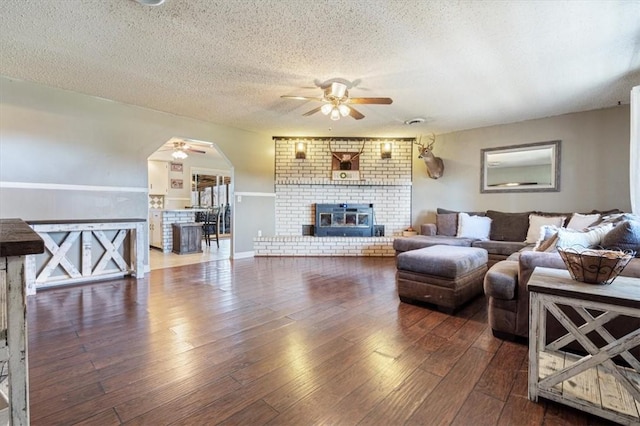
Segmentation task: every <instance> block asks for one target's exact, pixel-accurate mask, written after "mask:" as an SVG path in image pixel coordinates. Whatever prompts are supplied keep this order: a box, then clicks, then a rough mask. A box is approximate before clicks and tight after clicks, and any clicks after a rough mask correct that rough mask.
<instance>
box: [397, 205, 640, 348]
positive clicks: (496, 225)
mask: <svg viewBox="0 0 640 426" xmlns="http://www.w3.org/2000/svg"><path fill="white" fill-rule="evenodd" d="M478 213H479V214H481V213H483V212H478ZM599 213H601V216H602V217H604V218H606V217H608V218H612V217H617V219H615V220H613V221H612V226H614V227H613V229H612V231H610V232H609V233H608V234H607V237H605V239H606V241H605V240H603V243H604V244H603V245H604V246H606V247H609V248H614V247H615V248H620V249H627V250H633V251H635V252H636V258H635V259H632V260H631V262H630V263H629V264H628V265H627V267H626V268H625V269H624V271H623V272H622V274H621V275H623V276H629V277H636V278H640V217H639V216H634V215H628V214H624V215H620V214H619V212H618V211H615V210H614V211H607V212H599ZM447 214H451V213H449V211H446V210H443V209H438V215H447ZM485 214H486V215H487V216H489V217H491V218H492V223H491V234H490V235H491V238H490V239H489V240H485V241H482V240H477V239H473V238H460V237H455V236H451V235H444V233H445V232H442V231H441V230H440V229H439V226H438V225H439V224H426V225H424V226H422V229H421V233H422V234H426V235H418V236H414V237H406V238H399V239H396V240H395V241H394V248H395V250H396V252H398V253H400V252H404V251H406V250H415V249H418V248H421V247H429V246H432V245H437V244H444V245H447V244H449V245H461V246H471V247H481V248H485V249H486V250H487V252H488V254H489V269H488V271H487V273H486V275H485V277H484V283H483V287H484V293H485V296H486V297H487V299H488V303H489V305H488V317H489V325H490V326H491V329H492V331H493V334H494V335H495V336H497V337H501V338H510V339H518V338H524V339H526V338H527V336H528V332H529V293H528V291H527V283H528V281H529V278H530V277H531V274H532V273H533V270H534V269H535V268H536V267H538V266H540V267H547V268H556V269H566V266H565V263H564V261H563V260H562V258H561V257H560V255H559V254H558V252H557V251H555V250H549V251H535V250H534V244H527V243H524V242H523V240H524V239H525V238H523V237H522V235H524V234H525V233H526V231H525V230H524V229H525V228H524V217H525V216H526V217H527V219H528V217H529V212H526V213H502V212H492V211H487V212H486V213H485ZM539 214H540V213H539ZM544 214H546V215H554V214H553V213H543V215H544ZM556 215H565V216H567V219H569V217H570V216H571V214H566V213H564V214H562V213H559V214H558V213H556ZM437 218H438V219H440V220H438V221H439V222H441V223H443V220H444V218H443V217H438V216H437ZM527 222H528V221H527ZM527 226H528V224H527ZM448 232H449V233H450V232H451V229H450V230H449V231H448ZM494 238H496V239H494ZM516 238H517V240H515V239H516ZM639 291H640V289H639ZM612 324H614V326H615V327H620V329H622V330H626V329H628V328H629V327H638V326H639V324H630V323H627V324H616V322H615V321H614V322H612ZM550 326H551V327H553V322H551V324H550ZM551 335H553V332H551ZM637 351H638V352H640V348H637Z"/></svg>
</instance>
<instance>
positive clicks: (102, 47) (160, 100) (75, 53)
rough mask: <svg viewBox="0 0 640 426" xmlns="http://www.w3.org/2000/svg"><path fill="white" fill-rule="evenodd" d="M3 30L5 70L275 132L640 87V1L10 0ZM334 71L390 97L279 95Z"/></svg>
mask: <svg viewBox="0 0 640 426" xmlns="http://www.w3.org/2000/svg"><path fill="white" fill-rule="evenodd" d="M0 28H1V30H0V55H1V56H0V74H3V75H6V76H9V77H14V78H19V79H24V80H29V81H34V82H38V83H42V84H45V85H48V86H54V87H60V88H64V89H68V90H73V91H76V92H81V93H86V94H90V95H95V96H99V97H103V98H108V99H112V100H116V101H120V102H124V103H128V104H133V105H139V106H142V107H146V108H151V109H155V110H159V111H166V112H169V113H173V114H177V115H182V116H188V117H193V118H197V119H201V120H205V121H210V122H214V123H219V124H223V125H227V126H232V127H237V128H242V129H247V130H250V131H255V132H260V133H266V134H268V135H274V136H275V135H277V136H289V135H319V136H326V135H332V134H333V135H338V136H415V135H416V134H418V133H427V132H432V131H433V132H435V133H444V132H449V131H454V130H461V129H468V128H476V127H482V126H488V125H493V124H500V123H510V122H516V121H521V120H526V119H531V118H539V117H546V116H553V115H558V114H563V113H567V112H575V111H584V110H590V109H597V108H602V107H608V106H613V105H616V104H617V103H618V102H619V101H620V102H622V103H628V100H629V91H630V89H631V87H632V86H634V85H638V84H640V1H632V0H627V1H596V0H590V1H568V2H565V1H535V2H532V1H512V2H509V1H499V2H492V1H484V2H481V1H414V0H402V1H393V0H366V1H364V0H361V1H360V0H351V1H349V0H324V1H323V0H253V1H247V0H220V1H214V0H166V1H165V2H164V4H163V5H161V6H157V7H148V6H142V5H140V4H138V3H137V2H135V1H133V0H0ZM331 78H344V79H347V80H349V81H353V82H354V87H353V89H351V91H350V92H351V95H352V96H356V97H360V96H365V97H366V96H373V97H381V96H382V97H391V98H393V100H394V102H393V104H392V105H360V106H359V107H358V110H359V111H360V112H362V113H363V114H364V115H365V118H364V119H363V120H359V121H356V120H353V119H351V118H349V117H347V118H345V119H342V120H339V121H335V122H334V121H331V120H329V118H328V117H326V116H323V115H322V114H320V113H318V114H315V115H313V116H310V117H303V116H302V114H303V113H305V112H306V111H308V110H311V109H313V108H315V107H317V106H318V105H319V104H318V103H315V102H310V101H298V100H291V99H281V98H280V95H305V96H319V95H320V94H321V91H320V89H318V88H314V82H322V81H325V80H328V79H331ZM413 117H424V118H426V122H425V123H423V124H419V125H413V126H407V125H405V124H403V122H404V121H405V120H407V119H410V118H413Z"/></svg>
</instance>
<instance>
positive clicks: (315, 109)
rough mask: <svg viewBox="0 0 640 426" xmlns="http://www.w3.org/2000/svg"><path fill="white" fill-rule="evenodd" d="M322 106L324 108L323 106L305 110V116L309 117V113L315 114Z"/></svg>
mask: <svg viewBox="0 0 640 426" xmlns="http://www.w3.org/2000/svg"><path fill="white" fill-rule="evenodd" d="M320 108H322V107H318V108H314V109H312V110H311V111H308V112H305V113H304V114H302V115H303V116H304V117H307V116H309V115H313V114H315V113H316V112H318V111H320Z"/></svg>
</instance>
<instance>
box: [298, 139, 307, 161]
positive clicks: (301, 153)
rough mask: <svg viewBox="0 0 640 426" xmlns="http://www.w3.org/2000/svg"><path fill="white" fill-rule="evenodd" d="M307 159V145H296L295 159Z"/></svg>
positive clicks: (299, 143) (302, 143) (300, 143)
mask: <svg viewBox="0 0 640 426" xmlns="http://www.w3.org/2000/svg"><path fill="white" fill-rule="evenodd" d="M305 158H307V144H306V143H304V142H298V143H296V159H298V160H304V159H305Z"/></svg>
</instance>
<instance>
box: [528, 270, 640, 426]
mask: <svg viewBox="0 0 640 426" xmlns="http://www.w3.org/2000/svg"><path fill="white" fill-rule="evenodd" d="M527 287H528V290H529V297H530V308H529V399H530V400H532V401H537V400H538V397H543V398H546V399H549V400H552V401H557V402H559V403H562V404H566V405H569V406H572V407H574V408H577V409H580V410H584V411H586V412H589V413H591V414H594V415H596V416H600V417H603V418H606V419H609V420H612V421H615V422H617V423H621V424H633V425H639V424H640V361H639V360H638V358H637V357H636V356H634V355H633V354H632V353H631V352H630V350H632V349H634V348H635V350H636V351H637V350H638V348H640V328H635V327H634V328H633V329H632V330H631V331H630V332H628V333H627V334H625V335H624V336H616V337H614V336H613V335H612V334H611V333H610V332H609V331H607V329H606V328H605V325H606V324H607V323H608V322H610V321H611V320H612V319H614V318H619V317H623V318H622V319H624V318H629V319H633V318H635V319H636V320H635V321H637V319H640V279H638V278H628V277H622V276H619V277H617V278H616V279H615V281H614V282H613V284H611V285H595V284H585V283H581V282H578V281H575V280H573V279H571V276H570V275H569V272H568V271H566V270H561V269H549V268H536V269H535V271H534V273H533V275H532V276H531V279H530V280H529V283H528V285H527ZM549 316H553V317H555V319H556V320H557V321H558V322H559V323H560V324H561V325H562V327H563V328H564V329H565V330H566V334H564V335H563V336H560V337H558V338H557V339H556V340H554V341H549V342H548V341H547V319H548V317H549ZM617 321H620V319H618V320H617ZM632 321H634V320H632ZM590 333H591V334H590ZM594 334H597V335H599V336H600V337H601V338H602V340H601V341H603V342H605V343H604V344H601V345H597V344H596V343H594V342H593V336H594ZM572 342H577V343H579V344H580V345H581V346H582V348H584V350H585V352H586V353H587V354H586V355H583V356H581V355H576V354H574V353H570V352H567V351H566V350H563V349H564V348H565V347H566V345H567V344H569V343H572ZM614 358H615V360H614Z"/></svg>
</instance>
